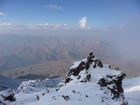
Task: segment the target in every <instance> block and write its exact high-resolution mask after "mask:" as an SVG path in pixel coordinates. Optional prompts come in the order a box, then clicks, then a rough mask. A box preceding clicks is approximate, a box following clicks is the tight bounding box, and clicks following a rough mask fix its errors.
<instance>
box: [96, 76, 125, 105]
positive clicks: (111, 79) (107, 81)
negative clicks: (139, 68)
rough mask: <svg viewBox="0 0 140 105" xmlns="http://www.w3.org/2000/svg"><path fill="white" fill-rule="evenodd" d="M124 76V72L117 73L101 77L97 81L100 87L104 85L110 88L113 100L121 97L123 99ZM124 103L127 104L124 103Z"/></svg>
mask: <svg viewBox="0 0 140 105" xmlns="http://www.w3.org/2000/svg"><path fill="white" fill-rule="evenodd" d="M125 76H126V74H125V73H120V74H119V75H107V76H106V77H105V78H101V79H100V80H99V82H98V84H99V85H100V87H106V89H108V90H110V92H111V94H112V95H113V96H112V99H113V100H116V99H119V98H121V99H122V100H123V99H124V91H123V88H122V80H123V79H124V77H125ZM123 104H124V102H123ZM124 105H127V103H125V104H124Z"/></svg>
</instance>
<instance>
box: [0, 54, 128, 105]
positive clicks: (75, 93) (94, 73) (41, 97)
mask: <svg viewBox="0 0 140 105" xmlns="http://www.w3.org/2000/svg"><path fill="white" fill-rule="evenodd" d="M115 69H116V70H113V69H111V66H110V65H107V64H103V63H102V62H101V60H100V59H98V58H95V56H94V55H93V53H90V54H89V56H88V57H87V58H85V59H83V60H81V61H78V62H74V64H73V65H72V66H71V68H70V70H69V72H68V73H67V74H66V77H65V80H64V81H62V82H61V83H59V85H58V87H48V86H47V84H45V82H44V81H45V80H40V81H27V82H24V83H22V84H21V85H20V86H19V88H18V89H16V90H7V91H2V92H1V93H0V94H1V96H0V105H128V104H129V103H128V101H127V98H125V94H124V89H123V87H122V81H123V79H124V77H125V76H126V75H125V73H123V72H121V71H120V70H119V68H115Z"/></svg>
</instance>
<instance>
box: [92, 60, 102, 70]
mask: <svg viewBox="0 0 140 105" xmlns="http://www.w3.org/2000/svg"><path fill="white" fill-rule="evenodd" d="M93 62H94V65H93V68H96V67H97V66H98V67H100V68H102V67H103V64H102V62H101V60H100V59H94V60H93Z"/></svg>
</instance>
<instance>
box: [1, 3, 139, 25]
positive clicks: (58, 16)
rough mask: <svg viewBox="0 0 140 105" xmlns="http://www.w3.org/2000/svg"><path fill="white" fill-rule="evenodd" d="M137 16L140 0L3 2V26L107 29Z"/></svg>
mask: <svg viewBox="0 0 140 105" xmlns="http://www.w3.org/2000/svg"><path fill="white" fill-rule="evenodd" d="M138 16H140V1H139V0H0V23H15V24H46V23H48V24H68V25H71V26H77V25H80V26H81V27H85V26H86V25H88V26H89V27H106V26H112V25H116V24H124V23H125V22H126V21H128V20H129V19H131V18H132V17H138ZM80 19H81V20H83V21H84V22H83V23H84V24H83V23H81V24H80Z"/></svg>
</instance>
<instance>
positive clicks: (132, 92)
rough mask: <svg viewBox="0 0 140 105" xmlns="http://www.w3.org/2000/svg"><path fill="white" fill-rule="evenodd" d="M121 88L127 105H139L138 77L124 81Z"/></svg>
mask: <svg viewBox="0 0 140 105" xmlns="http://www.w3.org/2000/svg"><path fill="white" fill-rule="evenodd" d="M123 87H124V93H125V96H126V99H127V100H128V103H129V105H140V77H136V78H130V79H125V80H124V82H123Z"/></svg>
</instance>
